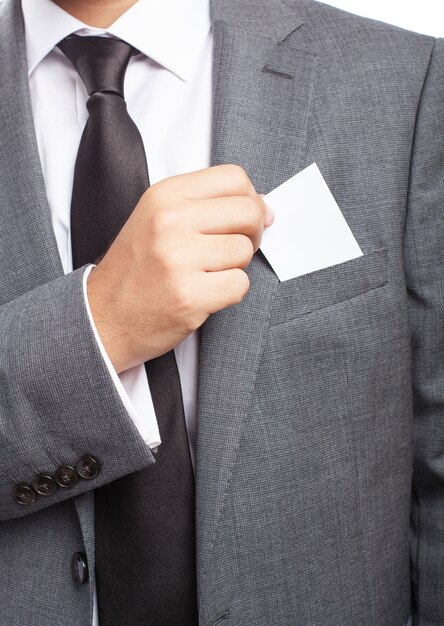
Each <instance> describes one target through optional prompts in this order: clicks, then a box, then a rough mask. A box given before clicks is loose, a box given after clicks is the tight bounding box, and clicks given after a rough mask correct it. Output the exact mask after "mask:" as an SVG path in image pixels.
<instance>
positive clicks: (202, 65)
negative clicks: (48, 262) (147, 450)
mask: <svg viewBox="0 0 444 626" xmlns="http://www.w3.org/2000/svg"><path fill="white" fill-rule="evenodd" d="M22 7H23V14H24V19H25V32H26V46H27V57H28V69H29V84H30V90H31V100H32V107H33V114H34V122H35V129H36V134H37V142H38V148H39V152H40V158H41V162H42V167H43V175H44V179H45V183H46V190H47V195H48V201H49V206H50V210H51V216H52V222H53V227H54V232H55V236H56V240H57V245H58V249H59V254H60V258H61V262H62V265H63V268H64V271H65V273H68V272H70V271H72V256H71V237H70V205H71V193H72V185H73V177H74V165H75V160H76V156H77V151H78V147H79V143H80V139H81V135H82V132H83V129H84V127H85V124H86V121H87V119H88V113H87V109H86V102H87V99H88V96H87V92H86V89H85V87H84V85H83V82H82V80H81V79H80V77H79V76H78V74H77V72H76V70H75V69H74V67H73V66H72V65H71V63H70V62H69V61H68V60H67V59H66V57H65V56H64V55H63V54H62V52H60V50H59V49H58V48H56V47H55V46H56V45H57V44H58V43H59V41H61V40H62V39H64V38H65V37H67V36H68V35H70V34H72V33H76V34H78V35H103V36H115V37H119V38H120V39H122V40H124V41H126V42H127V43H129V44H130V45H132V46H134V47H135V48H137V49H138V50H139V51H140V52H142V53H143V55H144V56H142V55H138V56H136V57H133V58H132V60H131V62H130V64H129V67H128V70H127V73H126V80H125V99H126V101H127V105H128V111H129V114H130V115H131V117H132V119H133V120H134V121H135V123H136V124H137V126H138V128H139V131H140V133H141V135H142V139H143V142H144V145H145V151H146V154H147V160H148V167H149V173H150V180H151V183H155V182H157V181H159V180H162V179H164V178H167V177H169V176H173V175H176V174H182V173H185V172H190V171H193V170H198V169H201V168H204V167H208V166H209V164H210V145H211V64H212V37H211V32H210V29H211V24H210V16H209V3H208V0H187V2H186V3H185V2H183V0H156V1H154V0H139V1H138V2H137V3H136V4H135V5H134V6H133V7H132V8H130V9H129V10H128V11H127V12H126V13H125V14H124V15H123V16H122V17H121V18H120V19H118V20H117V21H116V22H115V23H114V24H113V25H112V26H111V27H110V28H108V29H107V30H106V31H104V30H100V29H96V28H90V27H88V26H86V25H85V24H83V23H82V22H80V21H79V20H77V19H75V18H74V17H72V16H71V15H69V14H68V13H66V12H65V11H63V10H62V9H61V8H60V7H58V6H57V5H55V4H54V3H53V2H52V1H51V0H22ZM87 276H88V273H85V281H84V282H85V303H86V306H87V309H88V313H89V315H90V320H91V324H92V326H93V330H94V333H95V336H96V340H97V342H98V345H99V347H100V349H101V351H102V354H103V356H104V359H105V362H106V364H107V367H108V370H109V372H110V376H111V377H112V379H113V381H114V383H115V385H116V388H117V390H118V392H119V394H120V397H121V398H122V400H123V402H124V404H125V406H126V408H127V410H128V413H129V415H130V416H131V418H132V419H133V421H134V423H135V425H136V426H137V428H138V430H139V432H140V433H141V435H142V437H143V438H144V440H145V441H146V442H147V444H148V445H149V446H150V447H156V446H158V445H159V443H160V436H159V431H158V427H157V421H156V417H155V413H154V408H153V404H152V401H151V395H150V392H149V387H148V382H147V378H146V374H145V369H144V366H143V365H140V366H138V367H135V368H132V369H131V370H128V371H127V372H124V373H122V374H121V375H120V376H117V374H116V372H115V370H114V368H113V367H112V364H111V362H110V360H109V358H108V356H107V355H106V352H105V350H104V347H103V345H102V343H101V341H100V338H99V336H98V333H97V330H96V328H95V325H94V322H93V319H92V316H91V312H90V310H89V305H88V300H87V295H86V279H87ZM176 359H177V364H178V369H179V375H180V379H181V385H182V393H183V400H184V408H185V417H186V422H187V430H188V437H189V441H190V449H191V453H192V457H193V462H194V448H195V430H196V428H195V421H196V388H197V360H198V334H197V333H194V334H193V335H191V336H190V337H188V339H186V340H185V341H184V342H183V343H182V344H180V345H179V346H178V347H177V348H176Z"/></svg>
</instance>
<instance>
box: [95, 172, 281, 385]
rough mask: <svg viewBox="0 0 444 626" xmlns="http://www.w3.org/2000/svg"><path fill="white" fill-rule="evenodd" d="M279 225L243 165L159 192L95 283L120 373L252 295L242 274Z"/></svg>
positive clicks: (139, 210) (105, 338)
mask: <svg viewBox="0 0 444 626" xmlns="http://www.w3.org/2000/svg"><path fill="white" fill-rule="evenodd" d="M272 221H273V214H272V213H271V211H270V210H269V209H267V207H266V206H265V204H264V202H263V200H262V197H261V196H259V195H258V194H257V193H256V191H255V190H254V188H253V185H252V184H251V182H250V180H249V178H248V176H247V175H246V173H245V172H244V170H243V169H242V168H240V167H238V166H235V165H221V166H218V167H212V168H209V169H206V170H201V171H198V172H193V173H191V174H184V175H182V176H174V177H172V178H168V179H166V180H164V181H162V182H160V183H157V184H156V185H153V186H152V187H150V188H149V189H148V190H147V191H146V192H145V194H144V195H143V196H142V198H141V200H140V202H139V203H138V205H137V206H136V208H135V209H134V211H133V213H132V215H131V216H130V218H129V219H128V221H127V223H126V224H125V226H124V227H123V228H122V230H121V232H120V233H119V235H118V236H117V238H116V240H115V241H114V243H113V244H112V245H111V247H110V248H109V250H108V252H107V253H106V255H105V256H104V257H103V259H102V260H101V261H100V263H99V264H98V265H97V267H96V268H95V269H94V270H93V271H92V272H91V274H90V277H89V279H88V299H89V303H90V307H91V311H92V314H93V317H94V321H95V324H96V327H97V330H98V332H99V335H100V337H101V340H102V342H103V344H104V347H105V350H106V351H107V354H108V355H109V357H110V359H111V362H112V363H113V366H114V368H115V369H116V371H117V372H118V373H120V372H122V371H124V370H126V369H129V368H130V367H133V366H135V365H138V364H140V363H143V362H145V361H148V360H150V359H153V358H155V357H157V356H160V355H161V354H164V353H165V352H168V351H169V350H170V349H172V348H174V347H175V346H177V345H178V344H179V343H180V342H181V341H182V340H183V339H184V338H185V337H187V336H188V335H189V334H190V333H192V332H193V331H194V330H196V329H197V328H199V327H200V326H201V325H202V324H203V323H204V322H205V320H206V319H207V318H208V316H209V315H210V314H211V313H215V312H216V311H220V310H221V309H224V308H225V307H228V306H230V305H233V304H236V303H238V302H240V301H241V300H242V299H243V298H244V296H245V294H246V293H247V291H248V289H249V281H248V277H247V274H246V273H245V272H244V271H243V270H244V269H245V268H246V267H247V265H248V264H249V263H250V261H251V259H252V256H253V254H254V252H255V251H256V250H257V249H258V248H259V246H260V242H261V238H262V233H263V229H264V227H267V226H269V225H270V224H271V223H272Z"/></svg>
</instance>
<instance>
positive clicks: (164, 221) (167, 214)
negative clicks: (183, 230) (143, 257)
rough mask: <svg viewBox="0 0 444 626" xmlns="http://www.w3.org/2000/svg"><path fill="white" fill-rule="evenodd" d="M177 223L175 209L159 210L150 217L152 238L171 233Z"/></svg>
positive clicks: (177, 212)
mask: <svg viewBox="0 0 444 626" xmlns="http://www.w3.org/2000/svg"><path fill="white" fill-rule="evenodd" d="M178 221H179V211H178V210H177V209H175V208H171V207H168V208H161V209H159V210H157V211H153V213H152V215H151V233H152V234H153V235H154V236H159V235H163V234H165V233H169V232H171V231H173V230H174V229H175V228H176V226H177V223H178Z"/></svg>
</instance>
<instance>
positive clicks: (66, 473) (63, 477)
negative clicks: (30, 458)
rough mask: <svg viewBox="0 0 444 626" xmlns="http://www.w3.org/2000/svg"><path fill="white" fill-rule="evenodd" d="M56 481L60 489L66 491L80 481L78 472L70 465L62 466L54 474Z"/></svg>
mask: <svg viewBox="0 0 444 626" xmlns="http://www.w3.org/2000/svg"><path fill="white" fill-rule="evenodd" d="M54 478H55V481H56V483H57V484H58V485H60V487H64V488H65V489H67V488H69V487H74V485H76V484H77V482H78V480H79V475H78V474H77V472H76V470H75V469H74V468H73V467H70V466H69V465H62V466H61V467H59V469H58V470H57V471H56V473H55V474H54Z"/></svg>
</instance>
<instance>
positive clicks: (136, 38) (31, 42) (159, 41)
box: [22, 0, 211, 81]
mask: <svg viewBox="0 0 444 626" xmlns="http://www.w3.org/2000/svg"><path fill="white" fill-rule="evenodd" d="M22 9H23V17H24V20H25V33H26V51H27V57H28V72H29V75H31V74H32V72H33V71H34V70H35V68H36V67H37V66H38V65H39V63H40V62H41V61H42V60H43V59H44V58H45V57H46V55H47V54H49V53H50V52H51V50H53V48H54V47H55V46H56V45H57V44H58V43H59V42H60V41H61V40H62V39H64V38H65V37H67V36H68V35H71V34H73V33H76V32H79V31H82V30H83V29H85V28H86V29H88V34H91V33H92V32H96V33H97V34H101V33H108V34H109V35H114V36H115V37H119V38H120V39H122V40H123V41H126V42H127V43H129V44H130V45H131V46H133V47H134V48H137V50H140V52H142V53H143V54H144V55H146V56H147V57H149V58H150V59H152V60H153V61H155V62H156V63H158V64H159V65H162V66H163V67H164V68H166V69H167V70H169V71H171V72H172V73H173V74H176V75H177V76H178V77H179V78H181V79H182V80H184V81H189V80H190V79H191V77H192V75H193V72H194V70H195V68H196V66H197V63H198V58H199V53H200V50H201V48H202V46H203V44H204V42H205V40H206V38H207V36H208V33H209V32H210V28H211V22H210V8H209V0H186V2H185V1H184V0H138V2H137V3H136V4H134V5H133V6H132V7H131V8H130V9H129V10H128V11H127V12H126V13H124V14H123V15H122V16H121V17H120V18H119V19H118V20H117V21H116V22H114V24H112V25H111V26H110V27H109V28H108V29H106V31H103V30H97V29H91V28H90V27H89V26H88V25H87V24H84V23H83V22H81V21H80V20H78V19H76V18H75V17H72V15H69V13H67V12H66V11H64V10H63V9H61V8H60V7H59V6H57V5H56V4H54V3H53V2H52V0H22Z"/></svg>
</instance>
